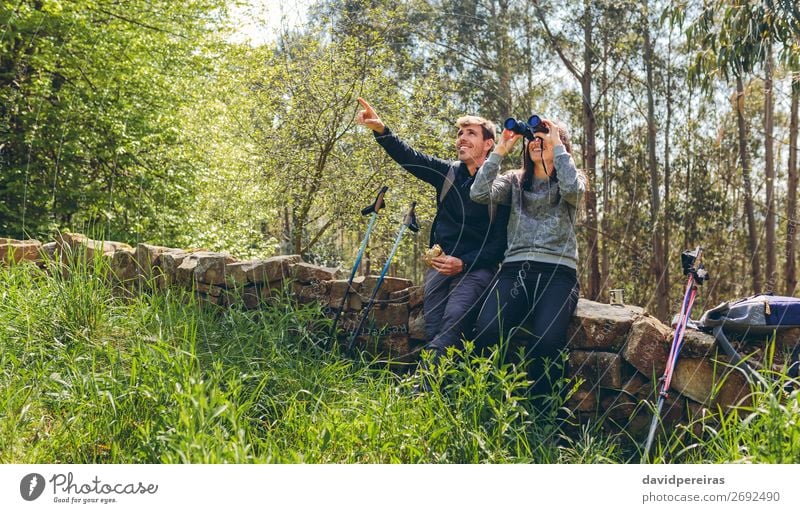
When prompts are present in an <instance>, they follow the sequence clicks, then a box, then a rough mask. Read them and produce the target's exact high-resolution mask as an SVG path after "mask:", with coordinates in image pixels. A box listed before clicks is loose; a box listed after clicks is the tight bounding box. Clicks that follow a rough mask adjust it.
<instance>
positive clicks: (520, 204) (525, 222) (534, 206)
mask: <svg viewBox="0 0 800 513" xmlns="http://www.w3.org/2000/svg"><path fill="white" fill-rule="evenodd" d="M553 155H554V157H553V164H554V167H555V178H556V179H555V180H553V179H550V180H537V179H534V183H533V187H532V189H533V190H531V191H525V190H523V189H522V186H521V175H520V173H518V172H512V173H507V174H504V175H500V176H498V172H499V170H500V161H501V160H502V159H503V157H501V156H500V155H498V154H497V153H492V154H491V155H489V158H488V159H486V162H484V164H483V166H481V168H480V169H479V170H478V173H477V174H476V175H475V181H474V183H473V184H472V187H471V189H470V193H469V196H470V199H472V201H474V202H476V203H484V204H490V203H497V204H499V205H510V206H511V216H510V217H509V220H508V229H507V230H508V249H506V253H505V259H504V260H503V262H518V261H523V260H533V261H536V262H545V263H551V264H560V265H565V266H568V267H571V268H573V269H577V267H578V244H577V240H576V238H575V219H576V213H577V210H578V205H579V203H580V201H581V198H583V193H584V192H585V191H586V179H585V178H584V176H583V174H582V173H578V170H577V168H576V167H575V162H573V160H572V156H571V155H570V154H569V153H567V152H566V150H565V149H564V146H563V145H558V146H556V147H555V148H554V149H553Z"/></svg>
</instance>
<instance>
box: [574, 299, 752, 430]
mask: <svg viewBox="0 0 800 513" xmlns="http://www.w3.org/2000/svg"><path fill="white" fill-rule="evenodd" d="M673 334H674V332H673V330H672V329H670V328H669V327H668V326H666V325H664V324H662V323H661V322H660V321H658V319H656V318H654V317H652V316H650V315H649V314H647V313H646V312H645V311H644V310H643V309H642V308H639V307H635V306H611V305H606V304H601V303H595V302H593V301H587V300H584V299H581V300H579V301H578V308H577V310H576V312H575V315H574V317H573V318H572V321H571V323H570V327H569V331H568V336H569V343H568V348H569V363H568V375H569V376H571V377H574V378H580V380H581V381H582V384H581V385H580V386H579V387H578V390H577V392H576V393H575V394H574V395H573V396H572V398H571V399H570V401H569V402H568V404H567V406H568V407H569V408H570V409H572V410H573V411H575V412H578V413H579V415H583V416H585V417H589V418H597V417H601V416H602V418H603V419H604V420H605V421H607V422H608V423H609V424H612V425H615V426H622V427H624V428H625V430H626V431H628V432H629V433H641V432H644V431H646V430H647V428H648V426H649V423H650V420H651V418H652V415H653V412H652V410H651V409H650V408H648V407H646V403H645V402H644V401H650V402H651V404H652V402H653V401H654V400H655V395H656V394H657V391H655V390H653V384H654V383H657V380H658V378H660V377H661V376H662V375H663V373H664V369H665V367H666V363H667V358H668V356H669V351H670V346H671V344H672V338H673ZM728 362H729V360H728V358H727V357H726V356H724V355H723V354H722V353H719V352H718V351H717V345H716V343H715V341H714V337H712V336H711V335H708V334H705V333H701V332H698V331H693V330H688V331H687V332H686V335H685V337H684V342H683V348H682V350H681V352H680V355H679V358H678V363H677V365H676V367H675V371H674V374H673V377H672V383H671V387H670V390H669V394H668V396H667V398H666V399H665V404H664V408H663V410H662V414H661V415H662V419H663V421H664V422H665V423H667V424H674V423H677V422H680V421H685V420H689V419H691V418H692V417H695V416H697V415H698V414H699V413H700V412H701V411H702V410H703V408H713V409H714V410H716V409H717V407H723V408H724V407H729V406H733V405H736V404H739V403H740V402H741V401H743V400H745V398H746V395H747V394H748V392H749V388H748V385H747V380H746V378H745V376H744V374H743V372H742V371H741V370H737V369H734V368H733V367H732V366H730V365H729V364H728Z"/></svg>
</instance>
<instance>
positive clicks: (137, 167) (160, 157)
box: [0, 0, 225, 238]
mask: <svg viewBox="0 0 800 513" xmlns="http://www.w3.org/2000/svg"><path fill="white" fill-rule="evenodd" d="M224 20H225V2H224V1H223V0H197V1H193V2H190V3H180V2H178V3H176V2H169V1H167V0H149V1H145V0H131V1H128V2H125V3H124V4H120V3H119V2H117V1H114V0H92V1H89V0H76V1H72V2H60V1H56V0H22V1H18V2H8V1H5V2H2V4H0V25H2V26H3V27H5V29H6V30H5V32H4V35H6V36H5V37H3V38H2V40H0V140H2V141H3V144H2V145H1V146H0V165H1V166H2V173H0V197H2V199H3V201H2V202H0V231H2V232H3V233H5V234H9V235H12V236H19V237H22V236H26V235H33V236H37V235H43V236H46V235H47V234H48V233H49V232H51V231H53V230H55V229H56V228H58V227H68V226H70V225H74V224H82V223H88V224H92V225H97V226H100V227H103V228H105V229H106V230H107V231H108V232H110V233H108V235H110V236H117V237H124V238H133V237H135V236H137V235H142V236H143V235H144V234H145V233H147V235H148V236H153V235H155V234H156V233H161V234H162V235H163V236H165V237H167V238H169V237H174V236H175V235H176V230H177V229H178V228H177V227H174V228H173V222H172V221H173V220H174V215H175V213H176V212H178V211H179V210H181V209H182V208H183V207H184V206H185V205H186V202H185V199H186V198H185V197H186V192H187V190H189V189H190V185H189V184H190V182H191V176H192V174H193V173H192V170H191V169H190V165H189V163H188V162H186V161H185V160H183V159H182V158H181V154H180V152H179V151H175V150H176V148H179V146H180V143H181V139H180V130H179V127H180V119H179V118H178V112H179V109H180V107H181V106H182V105H184V104H185V103H186V100H185V97H186V95H185V92H186V91H187V89H186V86H187V83H188V80H189V79H190V77H192V76H194V75H196V74H198V73H202V69H203V66H204V65H205V63H206V61H205V58H204V51H203V48H204V46H205V44H206V41H208V40H209V38H210V35H211V34H212V33H213V32H214V31H215V30H216V29H218V28H220V27H221V26H222V24H223V22H224Z"/></svg>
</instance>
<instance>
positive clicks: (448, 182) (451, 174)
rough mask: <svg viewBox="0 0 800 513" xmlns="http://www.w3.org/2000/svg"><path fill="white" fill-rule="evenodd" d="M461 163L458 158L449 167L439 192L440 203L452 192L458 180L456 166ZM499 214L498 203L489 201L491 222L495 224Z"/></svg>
mask: <svg viewBox="0 0 800 513" xmlns="http://www.w3.org/2000/svg"><path fill="white" fill-rule="evenodd" d="M460 165H461V161H460V160H456V161H455V162H453V163H452V164H450V167H449V168H448V169H447V176H445V177H444V184H442V191H441V192H440V193H439V205H441V204H443V203H444V198H445V196H447V193H448V192H450V188H452V187H453V184H455V182H456V168H457V167H458V166H460ZM496 214H497V204H495V203H489V224H494V217H495V215H496Z"/></svg>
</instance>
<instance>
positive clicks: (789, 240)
mask: <svg viewBox="0 0 800 513" xmlns="http://www.w3.org/2000/svg"><path fill="white" fill-rule="evenodd" d="M799 104H800V72H795V73H793V76H792V106H791V112H790V117H789V178H788V186H787V199H786V211H787V212H786V214H787V215H786V218H787V219H788V221H787V226H786V272H785V274H786V295H788V296H793V295H794V292H795V288H796V287H797V261H796V256H795V241H796V240H797V235H796V230H797V186H798V179H797V123H798V119H797V118H798V105H799Z"/></svg>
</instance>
